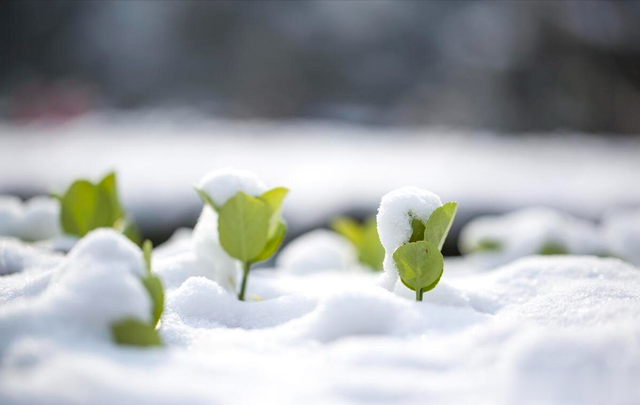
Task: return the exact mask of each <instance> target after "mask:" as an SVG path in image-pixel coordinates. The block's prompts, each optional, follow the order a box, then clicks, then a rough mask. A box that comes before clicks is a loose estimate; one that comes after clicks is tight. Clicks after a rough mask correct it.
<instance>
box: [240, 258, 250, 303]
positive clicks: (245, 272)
mask: <svg viewBox="0 0 640 405" xmlns="http://www.w3.org/2000/svg"><path fill="white" fill-rule="evenodd" d="M250 266H251V263H249V262H246V263H242V285H241V286H240V293H239V294H238V299H239V300H240V301H244V292H245V290H246V289H247V277H248V276H249V267H250Z"/></svg>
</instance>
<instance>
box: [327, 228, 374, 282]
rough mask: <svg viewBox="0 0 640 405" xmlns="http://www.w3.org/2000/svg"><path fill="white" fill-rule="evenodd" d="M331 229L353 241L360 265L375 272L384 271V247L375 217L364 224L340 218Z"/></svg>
mask: <svg viewBox="0 0 640 405" xmlns="http://www.w3.org/2000/svg"><path fill="white" fill-rule="evenodd" d="M331 228H332V229H333V230H334V231H336V232H338V233H339V234H341V235H342V236H344V237H346V238H347V239H349V241H351V243H352V244H353V245H354V246H355V248H356V251H357V253H358V260H359V261H360V263H362V264H364V265H365V266H368V267H370V268H371V269H373V270H375V271H381V270H382V262H383V261H384V247H382V243H380V237H379V236H378V229H377V224H376V218H375V217H371V218H369V219H368V220H367V221H366V222H365V223H363V224H360V223H358V222H356V221H354V220H353V219H351V218H346V217H339V218H336V219H335V220H334V221H333V222H332V223H331Z"/></svg>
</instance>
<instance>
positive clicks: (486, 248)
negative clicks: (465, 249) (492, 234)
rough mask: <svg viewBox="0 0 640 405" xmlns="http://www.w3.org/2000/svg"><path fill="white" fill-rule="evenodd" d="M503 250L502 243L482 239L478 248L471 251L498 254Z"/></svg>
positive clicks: (477, 245)
mask: <svg viewBox="0 0 640 405" xmlns="http://www.w3.org/2000/svg"><path fill="white" fill-rule="evenodd" d="M501 249H502V243H500V242H498V241H497V240H493V239H481V240H479V241H478V243H477V244H476V246H475V247H474V248H473V249H471V252H473V253H478V252H497V251H499V250H501Z"/></svg>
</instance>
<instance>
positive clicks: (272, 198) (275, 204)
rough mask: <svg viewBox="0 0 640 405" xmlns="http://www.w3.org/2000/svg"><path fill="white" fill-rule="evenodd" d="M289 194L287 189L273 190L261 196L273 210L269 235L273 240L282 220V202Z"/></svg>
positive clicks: (278, 188) (277, 188)
mask: <svg viewBox="0 0 640 405" xmlns="http://www.w3.org/2000/svg"><path fill="white" fill-rule="evenodd" d="M288 193H289V189H288V188H285V187H276V188H273V189H271V190H269V191H267V192H265V193H264V194H262V195H261V196H260V199H261V200H262V201H264V202H265V203H267V205H268V206H269V208H270V209H271V217H270V218H269V233H268V235H267V238H269V239H271V238H273V236H274V235H275V234H276V232H277V231H278V225H279V224H280V222H281V221H280V220H281V219H282V215H281V213H282V202H283V201H284V198H285V197H286V196H287V194H288Z"/></svg>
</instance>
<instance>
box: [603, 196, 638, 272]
mask: <svg viewBox="0 0 640 405" xmlns="http://www.w3.org/2000/svg"><path fill="white" fill-rule="evenodd" d="M602 223H603V224H602V227H603V233H604V239H605V241H606V245H607V249H608V250H609V252H611V253H612V254H613V255H615V256H618V257H620V258H623V259H625V260H627V261H629V262H631V263H633V264H635V265H636V266H640V209H636V210H625V211H617V212H610V213H608V214H607V215H605V216H604V218H603V221H602Z"/></svg>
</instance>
